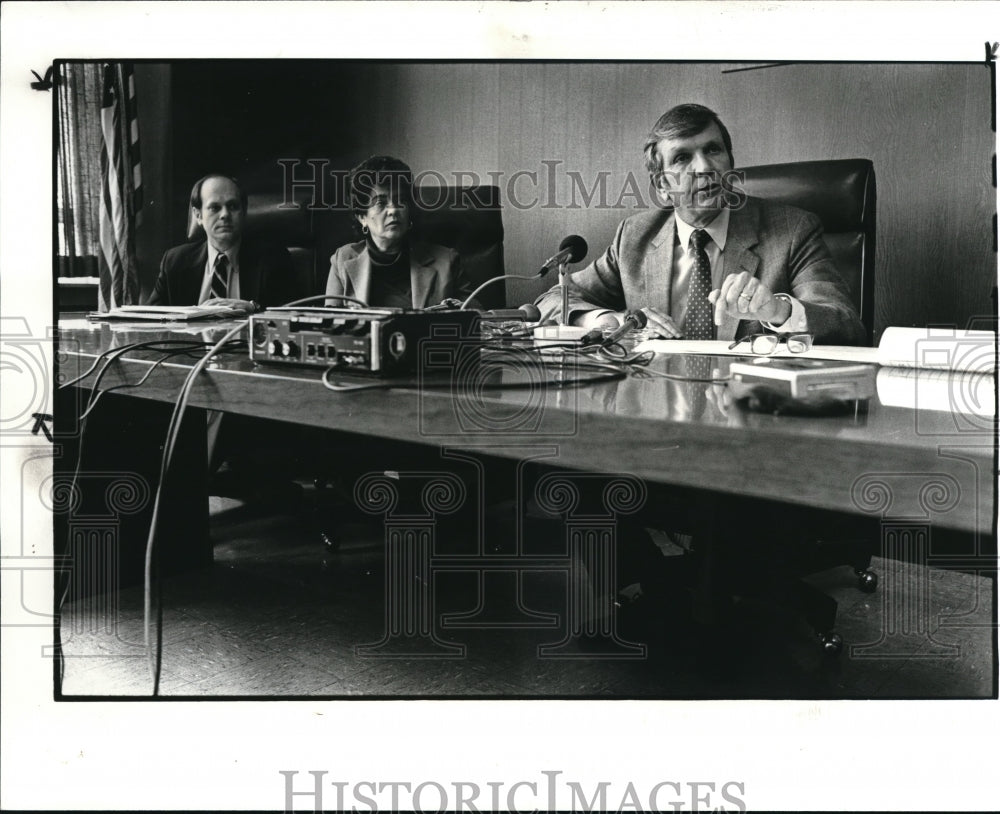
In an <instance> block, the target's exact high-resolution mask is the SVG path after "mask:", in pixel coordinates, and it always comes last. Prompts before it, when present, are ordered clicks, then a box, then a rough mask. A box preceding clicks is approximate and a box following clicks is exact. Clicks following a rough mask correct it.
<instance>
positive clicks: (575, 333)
mask: <svg viewBox="0 0 1000 814" xmlns="http://www.w3.org/2000/svg"><path fill="white" fill-rule="evenodd" d="M559 295H560V298H561V300H562V307H561V308H560V309H559V324H558V325H539V326H538V327H537V328H535V330H534V338H535V344H537V345H559V344H563V343H566V342H574V343H575V342H579V341H580V340H581V339H583V337H584V336H586V335H587V333H589V331H588V329H587V328H580V327H577V326H575V325H570V324H569V261H568V260H563V261H562V262H560V263H559Z"/></svg>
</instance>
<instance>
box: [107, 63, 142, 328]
mask: <svg viewBox="0 0 1000 814" xmlns="http://www.w3.org/2000/svg"><path fill="white" fill-rule="evenodd" d="M101 134H102V137H103V142H102V145H101V205H100V237H101V246H100V253H99V257H98V266H99V270H100V280H101V283H100V288H99V293H98V307H99V309H100V310H101V311H107V310H109V309H111V308H117V307H118V306H120V305H133V304H135V303H136V302H138V299H139V272H138V265H137V263H136V259H135V226H136V222H137V217H138V213H139V210H140V208H141V207H142V171H141V168H140V163H139V123H138V120H137V118H136V103H135V82H134V79H133V76H132V66H131V65H130V64H128V63H109V64H105V65H104V95H103V98H102V101H101Z"/></svg>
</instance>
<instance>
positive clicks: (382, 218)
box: [326, 155, 476, 308]
mask: <svg viewBox="0 0 1000 814" xmlns="http://www.w3.org/2000/svg"><path fill="white" fill-rule="evenodd" d="M350 189H351V206H352V208H353V209H354V217H355V220H356V221H357V224H356V225H357V228H358V229H359V230H360V231H361V234H362V236H363V239H362V240H359V241H358V242H357V243H349V244H348V245H346V246H341V247H340V248H339V249H337V251H336V252H334V254H333V256H332V257H331V258H330V276H329V277H328V278H327V283H326V293H327V294H331V295H345V296H348V297H354V298H356V299H359V300H361V301H362V302H365V303H367V304H368V305H370V306H372V307H395V308H426V307H428V306H430V305H436V304H438V303H440V302H442V301H444V300H457V301H458V302H457V303H452V304H453V305H455V306H456V307H457V306H458V305H459V304H461V302H463V301H464V300H465V298H466V297H468V296H469V293H470V292H471V291H472V286H471V285H469V284H468V282H467V281H466V279H465V277H464V276H463V275H462V270H461V265H460V262H459V257H458V253H457V252H455V251H453V250H452V249H448V248H445V247H444V246H436V245H434V244H433V243H426V242H424V241H423V240H421V239H420V238H419V229H418V228H416V227H418V226H419V216H420V212H419V209H418V207H416V206H415V205H414V201H413V173H412V172H411V171H410V168H409V167H408V166H407V165H406V164H405V163H403V162H402V161H400V160H399V159H398V158H393V157H392V156H387V155H376V156H372V157H371V158H368V159H366V160H365V161H363V162H361V164H359V165H358V166H357V167H355V168H354V169H353V170H351V176H350ZM327 304H328V305H332V306H338V305H341V303H339V302H337V301H330V302H328V303H327ZM470 305H472V307H476V304H475V303H472V304H470Z"/></svg>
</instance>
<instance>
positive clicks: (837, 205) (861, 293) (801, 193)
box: [739, 158, 875, 345]
mask: <svg viewBox="0 0 1000 814" xmlns="http://www.w3.org/2000/svg"><path fill="white" fill-rule="evenodd" d="M739 171H740V172H742V173H743V176H744V179H745V180H744V182H743V185H742V187H743V190H744V191H745V192H746V193H747V194H748V195H752V196H753V197H755V198H764V199H765V200H769V201H776V202H778V203H783V204H788V205H790V206H797V207H799V208H800V209H805V210H806V211H808V212H813V213H814V214H815V215H817V216H818V217H819V219H820V222H821V223H822V224H823V240H824V242H825V243H826V245H827V248H829V249H830V254H831V255H833V260H834V262H835V263H836V264H837V269H838V270H839V271H840V273H841V274H842V275H843V277H844V280H845V282H846V283H847V285H848V287H849V288H850V291H851V297H852V298H853V299H854V304H855V305H857V306H858V310H859V312H860V313H861V321H862V323H864V326H865V331H866V332H867V334H868V344H869V345H870V344H872V338H873V333H874V325H875V168H874V166H873V165H872V162H871V161H869V160H868V159H866V158H845V159H837V160H832V161H800V162H796V163H791V164H769V165H762V166H758V167H740V168H739Z"/></svg>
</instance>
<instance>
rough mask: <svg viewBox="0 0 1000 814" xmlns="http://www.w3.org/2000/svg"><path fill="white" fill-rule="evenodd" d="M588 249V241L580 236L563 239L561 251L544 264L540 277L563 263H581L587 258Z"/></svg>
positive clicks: (560, 246) (560, 245)
mask: <svg viewBox="0 0 1000 814" xmlns="http://www.w3.org/2000/svg"><path fill="white" fill-rule="evenodd" d="M587 248H588V247H587V241H586V240H584V239H583V238H582V237H580V236H579V235H570V236H569V237H565V238H563V241H562V243H560V244H559V251H558V252H556V253H555V254H554V255H552V256H551V257H550V258H549V259H548V260H546V261H545V263H544V264H542V268H541V269H540V270H539V272H538V276H539V277H541V276H542V275H543V274H545V273H546V272H547V271H548V270H549V269H550V268H552V267H553V266H559V265H562V264H563V263H578V262H580V261H581V260H583V258H584V257H586V256H587Z"/></svg>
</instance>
